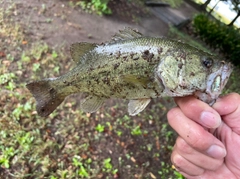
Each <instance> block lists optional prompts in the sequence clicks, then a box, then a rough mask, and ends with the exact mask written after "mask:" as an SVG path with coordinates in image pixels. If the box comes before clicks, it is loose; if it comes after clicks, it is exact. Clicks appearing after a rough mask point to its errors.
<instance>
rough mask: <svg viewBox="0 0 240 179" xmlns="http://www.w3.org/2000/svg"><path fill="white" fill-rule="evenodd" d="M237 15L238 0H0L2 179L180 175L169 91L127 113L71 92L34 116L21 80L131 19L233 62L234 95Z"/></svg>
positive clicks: (59, 67)
mask: <svg viewBox="0 0 240 179" xmlns="http://www.w3.org/2000/svg"><path fill="white" fill-rule="evenodd" d="M239 16H240V2H239V0H207V1H204V0H195V1H194V0H161V1H160V0H152V1H150V0H149V1H148V0H51V1H48V0H0V178H4V179H6V178H7V179H8V178H9V179H11V178H24V179H25V178H26V179H37V178H49V179H65V178H66V179H69V178H94V179H95V178H100V179H101V178H103V179H107V178H108V179H112V178H113V179H114V178H121V179H142V178H144V179H145V178H149V179H160V178H164V179H165V178H169V179H181V178H184V177H183V176H181V175H180V174H179V173H178V172H176V171H175V170H174V167H173V166H172V164H171V161H170V154H171V150H172V147H173V145H174V141H175V139H176V133H175V132H174V131H173V130H172V129H171V128H170V127H169V125H168V123H167V120H166V113H167V111H168V110H169V109H170V108H172V107H173V106H175V104H174V102H173V100H172V99H171V98H159V99H155V100H152V102H151V103H150V105H148V107H147V108H146V109H145V110H144V111H143V112H142V113H140V114H139V115H137V116H134V117H132V116H131V117H130V116H129V115H128V114H127V101H124V100H117V99H116V100H108V101H107V103H106V104H104V106H103V107H102V108H101V109H100V110H99V111H98V112H97V113H94V114H88V113H87V114H86V113H84V112H82V111H81V110H79V101H80V100H81V98H80V96H79V95H77V94H76V95H72V96H69V97H68V98H66V99H65V101H64V103H62V104H61V105H60V107H58V108H57V110H55V111H54V112H53V113H52V114H51V115H50V116H48V117H46V118H42V117H39V116H38V115H37V113H36V111H35V105H36V104H35V100H34V98H33V97H32V96H31V94H30V93H29V91H28V90H27V89H26V87H25V85H26V83H28V82H30V81H34V80H40V79H42V78H49V77H56V76H59V75H62V74H64V73H66V72H67V71H69V70H71V68H72V67H73V66H74V64H73V61H72V59H71V57H70V52H69V48H70V45H71V44H72V43H75V42H83V41H85V42H94V43H102V42H106V41H109V40H110V39H111V37H112V36H113V35H114V34H115V33H116V32H118V31H119V30H121V29H124V27H131V28H133V29H137V30H138V31H140V32H141V33H142V34H143V35H145V36H154V37H162V36H165V37H168V38H172V39H176V40H181V41H183V42H186V43H189V44H191V45H193V46H195V47H197V48H200V49H202V50H204V51H207V52H209V53H213V54H216V55H218V56H219V59H224V60H228V61H231V62H232V63H233V64H234V72H233V74H232V75H231V78H230V80H229V82H228V84H227V86H226V88H225V89H224V92H223V93H224V94H226V93H230V92H233V91H234V92H238V93H239V91H240V88H239V86H240V85H239V75H240V73H239V63H240V61H239V57H240V33H239V27H240V18H238V17H239Z"/></svg>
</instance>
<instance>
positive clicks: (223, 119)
mask: <svg viewBox="0 0 240 179" xmlns="http://www.w3.org/2000/svg"><path fill="white" fill-rule="evenodd" d="M175 102H176V103H177V105H178V107H175V108H173V109H171V110H170V111H169V112H168V115H167V117H168V121H169V124H170V125H171V126H172V127H173V129H174V130H175V131H176V132H177V133H178V135H179V137H178V138H177V140H176V143H175V146H174V148H173V152H172V156H171V160H172V163H173V165H174V166H175V167H176V169H177V170H178V171H179V172H180V173H181V174H183V175H184V176H185V177H186V178H188V179H212V178H214V179H226V178H229V179H237V178H240V95H239V94H236V93H232V94H229V95H227V96H224V97H221V98H219V99H218V100H217V101H216V103H215V104H214V105H213V106H212V107H210V106H209V105H208V104H206V103H204V102H202V101H200V100H198V99H196V98H195V97H193V96H188V97H183V98H176V99H175Z"/></svg>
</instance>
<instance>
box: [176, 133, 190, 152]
mask: <svg viewBox="0 0 240 179" xmlns="http://www.w3.org/2000/svg"><path fill="white" fill-rule="evenodd" d="M176 147H177V149H178V150H179V152H181V153H185V154H191V153H193V151H194V149H193V148H192V147H191V146H190V145H189V144H188V143H187V142H186V141H185V140H184V139H183V138H180V137H179V138H178V139H177V141H176Z"/></svg>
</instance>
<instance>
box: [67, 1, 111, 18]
mask: <svg viewBox="0 0 240 179" xmlns="http://www.w3.org/2000/svg"><path fill="white" fill-rule="evenodd" d="M109 1H110V0H83V1H79V2H76V3H75V4H74V6H80V7H82V8H83V9H84V10H85V11H87V12H89V13H92V12H96V13H97V14H99V15H103V14H111V13H112V11H111V9H110V8H109V7H108V3H109ZM71 4H72V5H73V3H72V2H71Z"/></svg>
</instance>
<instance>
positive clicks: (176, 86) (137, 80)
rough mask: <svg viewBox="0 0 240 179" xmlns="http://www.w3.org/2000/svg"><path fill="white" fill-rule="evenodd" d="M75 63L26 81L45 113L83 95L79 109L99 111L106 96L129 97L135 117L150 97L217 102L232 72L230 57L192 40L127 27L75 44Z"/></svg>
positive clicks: (38, 105) (41, 110)
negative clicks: (104, 37) (59, 72)
mask: <svg viewBox="0 0 240 179" xmlns="http://www.w3.org/2000/svg"><path fill="white" fill-rule="evenodd" d="M70 53H71V57H72V59H73V61H74V62H75V67H73V68H72V70H70V71H69V72H67V73H66V74H63V75H62V76H59V77H55V78H47V79H43V80H39V81H33V82H30V83H28V84H27V85H26V87H27V88H28V90H29V91H30V92H31V93H32V95H33V97H34V98H35V100H36V102H37V104H36V109H37V112H38V114H39V115H40V116H42V117H46V116H48V115H49V114H51V113H52V112H53V111H54V110H55V109H56V108H57V107H58V106H59V105H60V104H61V103H62V102H63V101H64V99H65V98H66V97H67V96H69V95H71V94H75V93H80V94H84V98H83V99H82V100H81V101H80V109H81V110H82V111H84V112H87V113H93V112H96V111H97V110H98V109H99V108H100V107H101V106H102V105H103V104H104V102H105V101H106V100H107V99H110V98H111V99H112V98H120V99H127V100H129V103H128V113H129V115H131V116H135V115H137V114H138V113H140V112H141V111H143V110H144V109H145V108H146V106H147V105H148V104H149V102H150V101H151V99H153V98H158V97H166V96H168V97H181V96H188V95H194V96H195V97H196V98H198V99H200V100H202V101H204V102H205V103H207V104H209V105H212V104H214V102H215V100H216V99H217V98H218V96H219V95H220V94H221V92H222V90H223V88H224V86H225V85H226V83H227V81H228V79H229V77H230V74H231V72H232V68H233V67H232V65H231V63H229V62H226V61H223V60H220V59H219V57H218V56H216V55H212V54H210V53H207V52H204V51H202V50H200V49H198V48H195V47H193V46H191V45H189V44H187V43H184V42H181V41H177V40H172V39H168V38H164V37H161V38H156V37H146V36H143V35H142V34H141V33H140V32H138V31H137V30H133V29H131V28H125V29H123V30H120V31H119V32H118V33H116V34H115V35H114V36H113V37H112V39H111V40H110V41H108V42H105V43H102V44H97V43H88V42H80V43H74V44H72V45H71V47H70Z"/></svg>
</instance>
